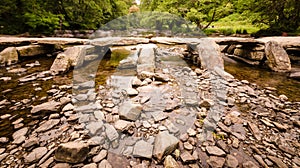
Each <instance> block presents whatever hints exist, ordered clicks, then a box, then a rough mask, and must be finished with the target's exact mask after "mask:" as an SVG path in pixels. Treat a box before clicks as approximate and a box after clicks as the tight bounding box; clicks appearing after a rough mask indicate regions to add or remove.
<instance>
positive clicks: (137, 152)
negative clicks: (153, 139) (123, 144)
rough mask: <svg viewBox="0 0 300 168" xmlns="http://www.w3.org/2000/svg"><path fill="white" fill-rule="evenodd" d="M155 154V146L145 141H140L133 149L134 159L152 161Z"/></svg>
mask: <svg viewBox="0 0 300 168" xmlns="http://www.w3.org/2000/svg"><path fill="white" fill-rule="evenodd" d="M152 152H153V145H151V144H150V143H148V142H145V141H144V140H140V141H138V142H137V143H136V144H135V145H134V148H133V156H134V157H142V158H147V159H151V158H152Z"/></svg>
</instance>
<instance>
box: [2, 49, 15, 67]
mask: <svg viewBox="0 0 300 168" xmlns="http://www.w3.org/2000/svg"><path fill="white" fill-rule="evenodd" d="M18 57H19V55H18V52H17V49H16V47H8V48H6V49H4V50H3V51H1V52H0V64H6V65H12V64H14V63H17V62H18Z"/></svg>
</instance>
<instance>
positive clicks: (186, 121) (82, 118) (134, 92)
mask: <svg viewBox="0 0 300 168" xmlns="http://www.w3.org/2000/svg"><path fill="white" fill-rule="evenodd" d="M37 40H39V39H37ZM33 41H34V40H33ZM41 41H43V40H41ZM50 41H51V40H50ZM37 43H39V42H38V41H37ZM40 43H41V42H40ZM44 43H45V41H44ZM47 43H48V44H49V43H51V42H47ZM72 43H73V44H76V43H79V44H80V43H85V44H84V45H79V46H74V47H70V48H69V49H67V50H66V51H65V52H63V53H60V54H58V55H57V58H56V59H55V61H54V63H53V65H52V67H51V69H50V70H51V72H53V73H54V74H59V73H65V72H67V71H68V70H69V69H70V68H71V67H74V71H73V76H74V78H73V99H72V102H73V105H74V111H75V112H76V114H77V117H78V121H79V123H81V125H82V127H84V128H85V130H86V131H87V132H88V135H89V136H90V139H89V140H87V141H86V142H85V141H84V140H83V141H82V142H76V143H74V142H69V143H66V144H62V145H60V146H59V147H58V149H57V150H56V153H55V159H56V160H57V161H62V162H69V163H78V162H82V161H84V160H85V157H86V156H87V154H88V152H89V150H86V148H88V145H100V144H101V145H103V146H104V148H106V149H109V150H110V151H112V152H115V153H117V154H122V155H125V156H134V157H141V158H147V159H151V158H152V157H154V158H156V159H157V160H158V161H162V160H163V159H164V158H165V157H166V156H167V155H169V154H171V153H172V152H173V151H174V150H175V149H176V148H177V146H178V143H179V139H178V137H179V136H180V135H183V134H185V133H188V135H189V136H197V138H198V139H199V140H201V141H205V140H209V139H211V138H212V132H213V131H214V130H215V129H216V127H217V123H218V121H219V120H220V118H221V117H222V113H223V112H224V106H226V105H227V104H226V99H227V98H226V96H227V85H228V84H227V82H228V81H231V80H232V79H233V77H232V76H231V75H230V74H228V73H226V72H225V71H224V65H223V58H222V54H221V49H220V47H219V46H218V45H217V43H218V44H221V45H223V44H227V47H224V48H223V49H222V50H223V51H225V50H226V51H228V50H229V48H230V46H232V45H236V44H247V45H249V44H253V46H256V47H257V46H262V45H263V46H265V47H264V51H265V53H264V54H263V55H267V59H268V62H269V64H268V65H269V67H270V68H271V69H272V70H274V71H280V72H287V71H290V70H291V65H290V60H289V58H288V56H287V54H286V53H285V50H284V49H283V47H281V46H280V45H279V44H278V43H277V42H273V41H272V42H269V41H268V42H263V40H260V41H259V40H253V39H239V38H232V39H227V40H224V39H223V40H222V38H220V39H218V38H202V39H196V38H162V37H157V38H151V39H146V38H125V37H114V38H100V39H94V40H89V41H86V40H81V41H80V42H78V41H76V40H75V41H72ZM58 44H60V42H58ZM156 44H168V45H175V44H181V45H188V49H189V51H190V52H196V53H197V55H196V56H195V55H191V54H190V53H185V56H186V58H189V59H191V60H193V61H194V62H195V63H198V64H199V65H201V67H202V69H203V70H201V69H197V71H196V73H195V72H193V71H192V70H191V69H190V68H188V67H184V68H182V64H180V65H176V64H172V63H171V62H172V61H170V60H168V59H166V58H165V56H166V53H167V54H171V55H174V57H176V56H178V52H174V51H172V50H170V49H169V50H167V49H161V48H159V47H157V45H156ZM125 45H128V46H132V45H134V46H136V47H135V48H136V49H137V51H136V53H135V54H133V55H132V56H129V57H128V58H127V59H126V60H122V61H121V62H120V67H119V69H120V71H122V69H128V67H129V69H130V68H131V69H132V70H133V71H136V74H135V75H129V76H128V75H124V76H122V75H118V73H116V75H114V76H112V77H111V80H110V81H109V82H108V86H107V87H100V88H99V93H100V94H97V93H96V90H95V81H94V78H95V76H96V72H97V69H98V66H97V65H99V62H100V61H101V59H102V58H103V57H104V54H105V53H106V52H107V51H108V50H110V47H112V46H125ZM274 46H275V47H274ZM30 47H36V48H38V47H43V45H40V44H33V45H30V46H29V47H27V48H26V47H19V48H15V49H16V50H14V49H12V48H11V49H12V50H10V51H18V52H17V54H18V55H17V57H16V56H14V58H13V59H14V60H12V59H11V57H10V56H11V55H9V54H8V56H7V55H5V53H7V52H8V51H7V50H6V51H5V50H4V51H2V52H1V53H2V55H1V61H2V62H3V63H9V64H10V63H12V62H14V61H17V59H18V57H19V56H22V55H25V56H26V54H22V53H27V55H30V54H28V52H25V50H26V49H27V50H26V51H28V48H30ZM293 47H294V46H293ZM235 48H238V50H241V48H242V47H235ZM278 48H279V49H280V53H279V54H278V50H277V49H278ZM275 49H276V51H275ZM21 51H24V52H21ZM261 51H262V50H261ZM3 53H4V54H3ZM179 53H180V51H179ZM181 53H183V54H184V52H181ZM246 53H247V54H246V55H247V56H249V57H250V59H252V60H255V59H257V60H258V59H260V61H262V60H263V59H264V58H261V56H257V55H255V54H253V53H251V52H246ZM39 54H40V53H39ZM32 55H33V54H32ZM243 56H244V54H243ZM286 56H287V57H286ZM257 57H259V58H257ZM263 57H265V56H263ZM16 58H17V59H16ZM90 62H93V64H91V66H89V63H90ZM95 62H96V64H95ZM183 62H184V61H183ZM170 63H171V64H170ZM95 65H96V66H95ZM124 67H126V68H124ZM121 74H122V73H121ZM197 74H201V78H203V79H204V83H203V82H202V83H201V84H202V86H201V91H200V90H199V88H198V87H199V80H198V77H197ZM206 79H207V80H206ZM100 104H101V105H100ZM36 110H37V108H35V107H33V109H32V111H36ZM207 110H208V114H207V115H204V116H206V117H205V119H204V120H203V126H201V128H202V129H201V130H199V132H201V134H197V135H196V132H195V130H194V129H192V127H193V126H194V122H195V121H196V117H197V116H196V113H197V112H199V111H203V112H204V113H205V112H206V111H207ZM113 116H117V117H116V118H113ZM109 117H111V119H109V120H108V118H109ZM105 118H106V119H105ZM104 120H105V121H104ZM137 125H142V129H139V131H138V132H134V131H133V129H132V128H133V127H138V126H137ZM195 125H196V124H195ZM196 126H197V125H196ZM181 138H182V137H181ZM76 145H78V146H80V145H81V146H82V150H80V151H79V152H80V156H82V157H80V158H78V156H73V155H72V152H71V151H72V148H77V147H78V146H77V147H76ZM66 154H70V156H66ZM188 157H189V156H186V159H188ZM183 158H184V157H183ZM183 158H182V159H183ZM96 159H97V158H96ZM93 160H94V158H93Z"/></svg>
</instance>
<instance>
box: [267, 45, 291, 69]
mask: <svg viewBox="0 0 300 168" xmlns="http://www.w3.org/2000/svg"><path fill="white" fill-rule="evenodd" d="M265 53H266V57H267V65H268V66H269V67H270V68H271V69H272V70H273V71H276V72H289V71H291V61H290V58H289V56H288V54H287V53H286V51H285V50H284V48H283V47H282V46H281V45H280V44H279V43H277V42H275V41H269V42H267V43H266V44H265Z"/></svg>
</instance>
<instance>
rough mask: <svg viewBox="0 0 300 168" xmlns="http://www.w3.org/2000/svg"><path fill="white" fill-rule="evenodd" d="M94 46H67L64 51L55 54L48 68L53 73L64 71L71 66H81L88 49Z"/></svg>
mask: <svg viewBox="0 0 300 168" xmlns="http://www.w3.org/2000/svg"><path fill="white" fill-rule="evenodd" d="M93 48H94V46H91V45H81V46H74V47H70V48H68V49H67V50H66V51H65V52H63V53H60V54H58V55H57V57H56V59H55V60H54V62H53V64H52V66H51V68H50V70H51V71H52V72H54V73H60V72H66V71H68V70H69V68H71V67H75V66H81V65H82V64H83V62H84V59H85V56H86V55H87V54H90V53H89V50H93Z"/></svg>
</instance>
